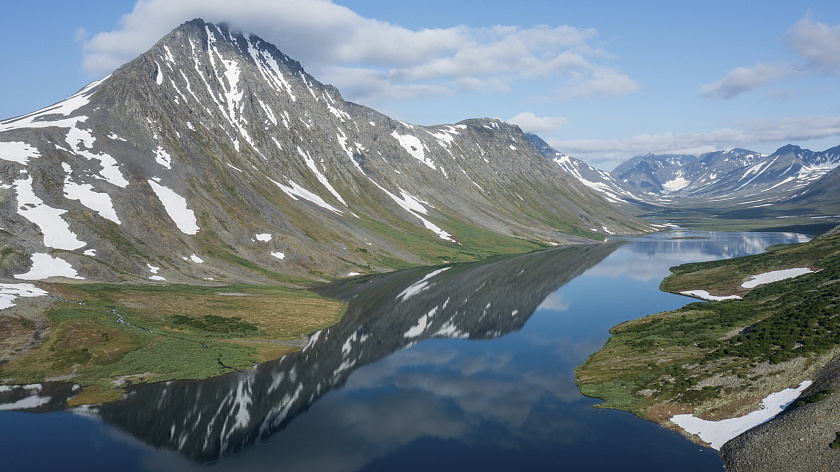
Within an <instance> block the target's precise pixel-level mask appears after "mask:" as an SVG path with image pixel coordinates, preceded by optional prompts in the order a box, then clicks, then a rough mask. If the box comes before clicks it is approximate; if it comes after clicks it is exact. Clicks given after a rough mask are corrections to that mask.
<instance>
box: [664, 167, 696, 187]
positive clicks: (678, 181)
mask: <svg viewBox="0 0 840 472" xmlns="http://www.w3.org/2000/svg"><path fill="white" fill-rule="evenodd" d="M690 183H691V182H689V181H688V180H685V178H683V173H682V171H680V172H679V173H678V174H677V176H676V177H674V178H673V179H671V180H669V181H667V182H665V183H663V184H662V188H664V189H665V190H667V191H669V192H676V191H677V190H681V189H684V188H686V187H688V185H689V184H690Z"/></svg>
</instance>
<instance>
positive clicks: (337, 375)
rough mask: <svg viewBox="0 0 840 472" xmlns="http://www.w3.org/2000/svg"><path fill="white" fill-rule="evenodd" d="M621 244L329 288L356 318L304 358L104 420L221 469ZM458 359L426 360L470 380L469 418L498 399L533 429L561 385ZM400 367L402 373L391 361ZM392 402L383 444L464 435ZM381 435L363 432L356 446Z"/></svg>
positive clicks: (465, 393)
mask: <svg viewBox="0 0 840 472" xmlns="http://www.w3.org/2000/svg"><path fill="white" fill-rule="evenodd" d="M619 244H620V243H615V242H614V243H607V244H599V245H591V246H585V247H576V248H568V249H557V250H551V251H546V252H541V253H535V254H528V255H525V256H520V257H514V258H500V259H498V260H494V261H491V262H484V263H477V264H463V265H457V266H452V267H448V268H445V269H446V270H443V269H436V270H430V269H418V270H412V271H405V272H399V273H394V274H389V275H385V276H380V277H369V278H362V279H354V280H350V281H346V282H342V283H338V284H335V285H331V286H328V287H323V288H322V289H321V290H320V291H321V292H322V293H323V294H324V295H327V296H331V297H334V298H338V299H341V300H344V301H349V302H350V304H349V308H348V312H347V313H346V314H345V316H344V317H343V319H342V320H341V322H340V323H338V324H337V325H336V326H333V327H331V328H329V329H326V330H324V331H321V332H319V333H316V334H315V335H314V336H313V337H312V339H311V340H310V342H309V344H308V345H307V346H306V348H305V349H304V350H303V351H302V352H300V353H295V354H291V355H288V356H286V357H284V358H282V359H280V360H278V361H276V362H272V363H266V364H263V365H260V366H258V367H257V368H256V369H255V370H254V371H251V372H244V373H237V374H233V375H228V376H225V377H221V378H217V379H211V380H208V381H204V382H171V383H168V384H164V385H149V386H142V387H138V388H136V389H135V390H134V391H132V392H131V395H130V397H129V399H128V400H126V401H124V402H120V403H115V404H110V405H104V406H101V407H98V408H95V409H93V410H92V413H94V414H96V415H98V416H99V417H100V418H102V419H103V420H105V421H106V422H108V423H111V424H115V425H118V426H119V427H121V428H123V429H125V430H126V431H128V432H130V433H131V434H132V435H135V436H137V437H139V438H141V439H142V440H143V441H145V442H147V443H149V444H151V445H154V446H155V447H166V448H170V449H174V450H177V451H179V452H180V453H182V454H184V455H186V456H188V457H190V458H192V459H195V460H198V461H212V460H215V459H218V458H219V457H220V456H225V455H230V454H232V453H236V452H239V451H242V450H243V449H245V448H247V447H248V446H249V445H251V444H253V443H254V442H256V441H257V440H258V439H260V438H262V439H265V438H267V437H269V436H271V435H272V434H274V433H276V432H277V431H279V430H281V429H282V428H284V427H285V426H286V425H287V424H288V423H289V422H290V421H291V420H292V419H293V418H295V417H296V416H298V415H299V414H300V413H301V412H303V411H306V410H307V409H309V407H310V405H311V404H312V403H313V402H315V401H316V400H318V399H319V398H320V397H322V396H323V395H324V394H325V393H327V392H329V391H331V390H333V389H335V388H337V387H340V386H342V385H343V384H344V383H345V382H346V381H347V379H348V376H349V375H350V373H351V372H352V371H353V370H355V369H356V368H358V367H359V366H362V365H365V364H369V363H371V362H374V361H378V360H380V359H382V358H384V357H386V356H388V355H389V354H392V353H394V352H396V351H399V350H401V349H404V348H405V347H407V346H410V345H413V344H415V343H416V342H418V341H420V340H424V339H429V338H467V339H491V338H497V337H499V336H502V335H503V334H506V333H510V332H512V331H515V330H518V329H520V328H521V327H522V326H523V325H524V324H525V322H526V321H527V320H528V318H529V317H530V316H531V314H532V313H533V312H534V311H535V309H536V308H537V306H538V305H539V304H540V303H541V302H542V301H543V300H544V299H546V297H547V296H548V295H549V294H550V293H552V292H554V291H555V290H557V288H559V287H560V286H562V285H564V284H565V283H567V282H568V281H569V280H571V279H573V278H574V277H576V276H578V275H580V274H581V273H583V272H584V271H585V270H587V269H588V268H590V267H592V266H594V265H596V264H597V263H598V262H600V261H601V260H602V259H604V258H605V257H606V256H607V255H609V254H610V253H612V252H613V251H614V250H615V248H616V247H618V245H619ZM454 355H455V354H454V353H452V352H447V351H446V350H443V351H440V352H431V353H426V354H424V355H423V362H424V363H428V362H429V361H430V360H434V359H438V360H439V361H440V362H441V365H446V366H448V367H447V368H448V369H453V368H457V369H462V370H457V371H454V374H455V375H457V377H458V378H461V379H463V382H460V383H459V385H451V387H452V389H453V391H452V392H451V397H450V398H451V400H452V401H457V402H460V405H461V407H462V408H463V409H464V411H476V409H477V408H478V406H479V405H481V404H482V403H486V402H487V401H488V400H487V399H486V398H484V397H486V396H487V395H492V397H493V398H494V399H495V398H498V397H499V396H500V395H501V396H502V398H503V399H504V401H503V402H502V403H503V404H507V405H508V406H507V407H506V408H501V407H498V406H497V408H495V409H494V410H496V411H495V415H497V419H499V420H500V421H501V420H502V419H504V420H505V421H506V422H508V423H509V422H522V421H524V420H525V419H526V418H527V415H524V414H523V413H527V412H526V411H523V408H525V407H520V406H518V405H520V404H521V400H522V399H523V398H527V397H528V396H529V395H533V394H534V393H535V392H537V391H538V390H536V387H537V384H538V383H542V384H543V385H545V382H549V383H550V379H539V382H537V380H538V379H532V380H531V381H529V382H527V383H524V384H522V385H518V386H512V385H510V383H507V385H505V384H506V383H505V382H501V381H490V380H482V379H480V378H479V379H476V378H475V377H476V375H479V374H480V373H482V372H485V371H487V369H489V368H491V367H492V366H495V367H494V368H496V369H498V368H501V367H503V366H505V365H506V362H509V360H510V359H507V361H506V359H504V358H503V357H502V358H498V357H497V358H494V357H493V356H492V355H488V357H487V358H485V359H482V360H473V361H471V362H469V363H467V364H465V365H459V363H457V362H455V363H453V362H452V360H453V356H454ZM405 361H406V359H401V360H400V362H405ZM389 365H391V366H393V364H389V363H388V362H386V363H385V364H383V366H389ZM409 370H410V369H409ZM378 375H386V373H384V372H380V373H379V374H378ZM432 380H433V379H426V380H424V381H432ZM523 380H525V379H523ZM418 382H420V379H418V378H416V377H415V378H412V377H411V376H410V375H409V376H406V377H402V378H401V379H400V383H401V384H403V385H413V384H416V383H418ZM430 388H432V386H430ZM542 388H545V386H543V387H542ZM517 399H518V400H517ZM470 404H471V405H473V406H469V405H470ZM388 406H391V407H392V409H393V412H392V413H393V414H385V415H384V417H382V418H379V419H378V420H377V421H376V425H375V429H376V436H377V439H376V441H375V442H376V443H377V444H387V443H388V440H390V441H398V442H399V440H400V438H401V437H403V436H406V435H408V436H410V437H417V435H426V434H428V435H432V436H435V437H447V435H452V434H456V433H457V432H458V431H460V428H463V427H464V426H463V425H462V424H460V423H459V422H457V421H456V420H454V419H452V418H448V415H447V413H446V412H445V411H429V410H428V409H426V408H423V402H419V403H415V402H413V401H411V400H410V399H401V401H400V402H396V403H394V404H393V405H385V409H384V410H383V405H377V408H376V410H377V414H380V415H381V414H382V413H383V412H387V410H388ZM347 415H349V416H351V417H352V416H353V415H365V411H364V404H362V405H359V408H354V406H353V405H345V406H343V407H342V409H341V414H340V415H339V416H347ZM398 433H399V434H398ZM369 436H370V434H360V435H359V436H358V437H357V438H356V439H357V440H359V439H361V438H365V437H369Z"/></svg>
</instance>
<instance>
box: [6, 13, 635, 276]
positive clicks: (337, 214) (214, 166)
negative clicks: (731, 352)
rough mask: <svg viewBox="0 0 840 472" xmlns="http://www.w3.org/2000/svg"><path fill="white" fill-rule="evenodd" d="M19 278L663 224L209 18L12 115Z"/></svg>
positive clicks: (9, 247)
mask: <svg viewBox="0 0 840 472" xmlns="http://www.w3.org/2000/svg"><path fill="white" fill-rule="evenodd" d="M0 164H2V167H1V168H0V180H1V181H2V183H0V214H2V217H3V228H2V231H0V239H2V243H3V245H4V247H3V251H2V254H1V255H0V276H2V277H6V278H11V277H14V278H17V279H23V280H40V279H44V278H46V277H49V276H62V277H64V278H71V279H73V278H84V279H87V280H102V281H132V282H139V281H148V280H149V279H152V280H156V281H164V280H165V281H169V282H195V281H199V282H201V281H205V280H212V281H224V282H233V281H243V282H258V283H263V282H267V281H273V282H277V281H280V282H287V283H302V282H304V281H311V280H325V279H331V278H334V277H338V276H342V275H347V274H355V273H366V272H376V271H384V270H391V269H394V268H400V267H406V266H409V265H417V264H431V263H440V262H442V261H462V260H475V259H478V258H482V257H484V256H486V255H489V254H492V253H498V252H521V251H527V250H533V249H538V248H541V247H548V246H551V245H557V244H565V243H569V242H585V241H590V240H591V238H596V239H597V238H603V236H604V235H606V234H613V233H630V232H640V231H648V230H650V227H649V226H648V225H647V224H646V223H644V222H642V221H641V220H637V219H635V218H632V217H630V216H627V215H625V214H623V213H621V212H619V211H618V210H616V209H615V208H614V207H613V206H612V205H610V204H609V202H607V201H606V200H605V199H604V198H602V197H601V196H600V194H598V193H597V192H595V191H593V190H591V189H590V188H587V187H586V186H584V185H581V184H580V183H579V182H578V180H577V179H576V178H574V177H572V176H570V175H569V174H568V173H566V172H565V171H563V170H562V169H561V168H560V167H558V166H557V165H556V164H555V163H553V162H550V161H547V160H546V159H545V158H543V156H542V155H540V154H539V152H537V150H536V149H535V148H534V147H533V146H532V145H531V143H530V142H529V140H528V138H527V137H526V136H525V135H524V134H523V133H522V131H521V130H520V129H519V128H518V127H516V126H512V125H509V124H506V123H503V122H500V121H498V120H491V119H471V120H465V121H462V122H460V123H457V124H455V125H442V126H416V125H411V124H407V123H403V122H400V121H397V120H393V119H391V118H388V117H387V116H385V115H382V114H380V113H378V112H376V111H375V110H372V109H370V108H367V107H364V106H360V105H357V104H354V103H350V102H347V101H344V100H343V99H342V97H341V95H340V93H339V92H338V90H336V89H335V88H334V87H332V86H329V85H324V84H321V83H319V82H318V81H317V80H315V79H314V78H313V77H311V76H310V75H309V74H307V73H306V72H305V71H304V70H303V68H302V67H301V65H300V64H299V63H298V62H296V61H294V60H292V59H291V58H289V57H287V56H286V55H284V54H283V53H282V52H280V51H279V50H278V49H277V48H276V47H275V46H273V45H271V44H268V43H267V42H265V41H264V40H262V39H260V38H259V37H257V36H254V35H246V34H242V33H238V32H234V31H231V30H230V29H228V28H227V27H226V26H224V25H214V24H210V23H206V22H204V21H203V20H200V19H196V20H193V21H190V22H187V23H185V24H183V25H181V26H180V27H178V28H176V29H175V30H173V31H172V32H171V33H170V34H169V35H167V36H166V37H164V38H163V39H161V40H160V41H159V42H158V43H157V44H156V45H155V46H154V47H152V48H151V49H150V50H149V51H147V52H146V53H144V54H143V55H141V56H140V57H138V58H136V59H135V60H133V61H131V62H129V63H128V64H125V65H124V66H122V67H120V68H119V69H117V70H116V71H115V72H114V73H113V74H111V75H110V76H109V77H106V78H105V79H103V80H100V81H97V82H94V83H92V84H90V85H88V86H87V87H85V88H84V89H82V90H81V91H79V92H78V93H76V94H75V95H73V96H71V97H70V98H68V99H67V100H64V101H62V102H59V103H56V104H54V105H52V106H50V107H47V108H44V109H42V110H39V111H37V112H34V113H31V114H28V115H25V116H21V117H17V118H13V119H9V120H5V121H0Z"/></svg>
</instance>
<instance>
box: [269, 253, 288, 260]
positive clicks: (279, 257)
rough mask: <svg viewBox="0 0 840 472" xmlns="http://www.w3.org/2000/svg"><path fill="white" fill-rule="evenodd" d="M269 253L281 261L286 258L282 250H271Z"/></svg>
mask: <svg viewBox="0 0 840 472" xmlns="http://www.w3.org/2000/svg"><path fill="white" fill-rule="evenodd" d="M271 255H272V256H274V257H276V258H278V259H280V260H281V261H282V260H283V259H285V258H286V255H285V254H283V253H282V252H272V253H271Z"/></svg>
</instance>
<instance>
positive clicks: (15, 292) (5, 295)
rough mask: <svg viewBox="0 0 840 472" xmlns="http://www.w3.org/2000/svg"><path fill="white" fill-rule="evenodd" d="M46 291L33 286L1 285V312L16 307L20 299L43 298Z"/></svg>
mask: <svg viewBox="0 0 840 472" xmlns="http://www.w3.org/2000/svg"><path fill="white" fill-rule="evenodd" d="M44 295H49V294H48V293H47V292H46V291H44V290H41V289H40V288H38V287H36V286H34V285H32V284H0V310H2V309H4V308H9V307H12V306H15V300H16V299H18V298H25V297H27V298H31V297H42V296H44Z"/></svg>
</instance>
